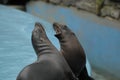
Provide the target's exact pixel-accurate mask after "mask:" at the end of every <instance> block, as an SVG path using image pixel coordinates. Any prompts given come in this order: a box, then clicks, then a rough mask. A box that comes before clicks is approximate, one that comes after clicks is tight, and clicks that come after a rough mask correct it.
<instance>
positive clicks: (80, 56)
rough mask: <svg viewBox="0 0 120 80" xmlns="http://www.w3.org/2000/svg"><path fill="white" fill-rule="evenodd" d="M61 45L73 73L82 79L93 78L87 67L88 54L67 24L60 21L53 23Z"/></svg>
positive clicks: (90, 79) (89, 79)
mask: <svg viewBox="0 0 120 80" xmlns="http://www.w3.org/2000/svg"><path fill="white" fill-rule="evenodd" d="M53 27H54V30H55V31H56V35H55V36H56V37H57V38H58V40H59V42H60V46H61V53H62V54H63V56H64V57H65V59H66V61H67V62H68V64H69V66H70V68H71V69H72V71H73V73H74V74H75V75H76V76H77V77H78V78H79V79H80V80H92V78H90V77H89V75H88V73H87V69H86V55H85V53H84V50H83V48H82V46H81V44H80V43H79V41H78V39H77V37H76V35H75V34H74V33H73V32H72V31H71V30H70V29H69V28H68V27H67V26H66V25H62V24H59V23H54V24H53Z"/></svg>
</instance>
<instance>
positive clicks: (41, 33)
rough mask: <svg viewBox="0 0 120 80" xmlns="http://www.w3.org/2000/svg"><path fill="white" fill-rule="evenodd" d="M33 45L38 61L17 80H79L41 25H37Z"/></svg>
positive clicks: (21, 73) (33, 34)
mask: <svg viewBox="0 0 120 80" xmlns="http://www.w3.org/2000/svg"><path fill="white" fill-rule="evenodd" d="M32 44H33V48H34V50H35V52H36V54H37V57H38V58H37V61H36V62H34V63H32V64H30V65H28V66H26V67H25V68H24V69H23V70H22V71H21V72H20V74H19V75H18V77H17V80H77V79H75V77H74V75H73V73H72V71H71V69H70V68H69V66H68V65H67V63H66V61H65V60H64V58H63V57H62V55H60V53H59V51H58V50H57V49H56V48H55V47H54V46H53V45H52V43H51V42H50V41H49V39H48V37H47V36H46V33H45V30H44V29H43V27H42V25H41V24H39V23H36V25H35V28H34V30H33V32H32Z"/></svg>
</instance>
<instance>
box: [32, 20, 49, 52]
mask: <svg viewBox="0 0 120 80" xmlns="http://www.w3.org/2000/svg"><path fill="white" fill-rule="evenodd" d="M46 40H47V37H46V33H45V30H44V28H43V26H42V25H41V24H40V23H38V22H36V23H35V27H34V29H33V31H32V45H33V48H34V49H35V51H36V53H38V52H37V51H38V47H39V44H43V43H44V42H46Z"/></svg>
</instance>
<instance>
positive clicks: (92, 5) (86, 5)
mask: <svg viewBox="0 0 120 80" xmlns="http://www.w3.org/2000/svg"><path fill="white" fill-rule="evenodd" d="M75 5H76V7H77V8H78V9H83V10H87V11H90V12H93V13H96V2H95V1H92V0H82V1H79V2H77V3H76V4H75Z"/></svg>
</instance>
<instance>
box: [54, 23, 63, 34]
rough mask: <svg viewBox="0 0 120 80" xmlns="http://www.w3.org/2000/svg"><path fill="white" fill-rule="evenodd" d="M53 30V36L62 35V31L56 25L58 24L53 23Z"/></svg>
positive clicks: (58, 25) (59, 26)
mask: <svg viewBox="0 0 120 80" xmlns="http://www.w3.org/2000/svg"><path fill="white" fill-rule="evenodd" d="M53 28H54V30H55V32H56V34H55V36H58V35H60V34H61V33H62V30H61V25H60V24H58V23H53Z"/></svg>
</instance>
